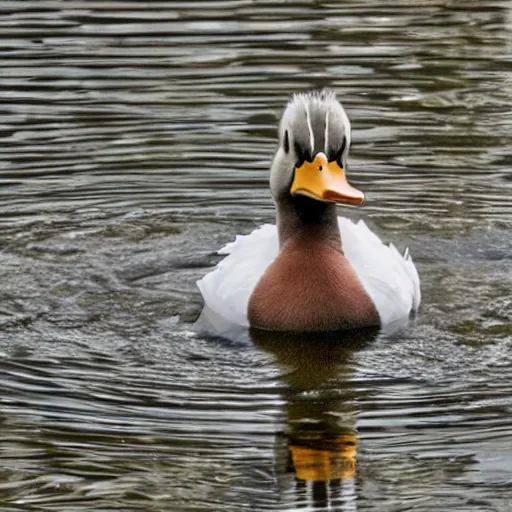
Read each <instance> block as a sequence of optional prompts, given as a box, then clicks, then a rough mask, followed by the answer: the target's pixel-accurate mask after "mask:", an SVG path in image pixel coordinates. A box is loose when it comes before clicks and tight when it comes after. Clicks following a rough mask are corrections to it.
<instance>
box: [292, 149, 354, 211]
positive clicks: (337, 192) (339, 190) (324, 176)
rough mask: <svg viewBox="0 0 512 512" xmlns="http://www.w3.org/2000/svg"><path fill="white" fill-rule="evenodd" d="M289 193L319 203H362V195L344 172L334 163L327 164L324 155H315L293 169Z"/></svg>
mask: <svg viewBox="0 0 512 512" xmlns="http://www.w3.org/2000/svg"><path fill="white" fill-rule="evenodd" d="M290 192H291V193H292V194H302V195H305V196H309V197H312V198H313V199H318V200H320V201H333V202H335V203H347V204H362V203H364V194H363V193H362V192H361V191H360V190H357V189H356V188H354V187H353V186H352V185H350V184H349V182H348V181H347V178H346V176H345V171H344V170H343V169H342V168H341V167H340V166H339V165H338V164H337V162H336V161H332V162H328V161H327V157H326V156H325V154H324V153H317V154H316V156H315V158H314V159H313V161H312V162H307V161H306V162H304V163H303V164H302V165H301V166H300V167H296V168H295V176H294V179H293V183H292V188H291V189H290Z"/></svg>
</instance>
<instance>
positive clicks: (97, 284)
mask: <svg viewBox="0 0 512 512" xmlns="http://www.w3.org/2000/svg"><path fill="white" fill-rule="evenodd" d="M324 86H327V87H330V88H331V89H333V90H335V91H336V93H337V94H338V97H339V98H340V99H341V101H342V102H343V104H344V106H345V109H346V110H347V112H348V115H349V117H350V119H351V122H352V130H353V144H352V149H351V153H350V157H349V177H350V179H351V181H352V182H353V183H354V184H355V185H356V186H357V187H359V188H360V189H362V190H363V191H364V192H365V193H366V196H367V202H366V205H365V206H364V207H362V208H345V209H340V213H341V214H343V215H346V216H348V217H350V218H352V219H354V220H355V219H360V218H362V219H364V220H365V222H367V223H368V224H369V225H370V226H371V227H372V229H373V230H374V231H375V232H376V233H377V234H378V235H379V236H380V237H381V238H382V239H383V240H385V241H387V242H393V243H394V244H395V245H396V246H397V247H399V248H400V249H404V248H405V247H406V246H408V247H409V248H410V250H411V253H412V255H413V258H414V260H415V262H416V265H417V267H418V270H419V273H420V277H421V282H422V294H423V304H422V307H421V311H420V315H419V317H418V318H417V319H416V320H415V321H414V322H413V323H412V324H411V326H410V327H409V328H408V329H407V330H406V331H404V332H402V333H401V334H399V335H397V336H394V337H392V338H386V337H384V336H382V335H379V334H378V333H377V334H375V333H354V334H351V335H350V336H349V335H348V334H347V335H346V336H338V337H336V339H323V338H320V339H315V340H304V339H302V338H299V337H285V338H280V339H274V337H270V336H261V334H260V336H255V335H253V336H252V337H251V336H246V337H245V338H243V339H240V340H231V341H229V340H225V339H221V338H216V337H211V336H210V337H209V336H204V335H201V334H199V333H198V332H197V331H196V330H195V329H194V322H195V320H196V318H197V317H198V315H199V313H200V311H201V307H202V300H201V296H200V294H199V292H198V289H197V287H196V284H195V282H196V280H198V279H200V278H201V277H202V276H203V275H205V274H206V273H207V272H209V271H210V270H211V269H212V268H213V266H214V265H215V263H216V262H217V261H218V260H219V257H218V256H217V255H216V251H217V250H218V249H219V248H220V247H221V246H222V245H224V244H225V243H227V242H229V241H231V240H232V239H233V237H234V236H235V235H236V234H237V233H248V232H250V231H251V230H252V229H254V228H256V227H257V226H258V225H260V224H262V223H266V222H273V215H274V212H273V205H272V201H271V197H270V193H269V190H268V183H267V180H268V169H269V166H270V161H271V158H272V156H273V152H274V149H275V144H276V126H277V123H278V120H279V116H280V114H281V111H282V109H283V107H284V105H285V104H286V101H287V100H288V98H289V96H290V94H292V93H293V92H296V91H300V90H310V89H314V88H319V87H324ZM511 105H512V4H511V3H510V2H508V1H507V0H482V1H480V2H474V1H470V0H465V1H460V2H453V1H449V0H415V1H403V0H396V1H394V2H390V1H389V0H371V1H370V0H349V1H344V2H335V1H316V2H306V1H297V2H283V1H273V0H268V1H261V2H260V1H256V2H254V1H248V0H218V1H212V2H200V1H189V2H171V1H155V2H136V1H129V0H109V1H96V0H93V1H85V0H70V1H66V2H62V1H58V0H39V1H28V0H26V1H25V0H20V1H0V141H1V143H0V432H1V434H0V509H1V510H2V511H5V512H11V511H42V510H45V511H58V512H68V511H69V512H76V511H86V510H87V511H95V512H101V511H107V510H108V511H112V510H119V511H123V512H131V511H148V510H151V511H173V512H174V511H178V512H181V511H184V512H186V511H196V512H198V511H206V512H208V511H233V512H235V511H236V512H239V511H244V510H246V511H267V510H268V511H295V510H301V511H302V510H304V511H306V510H315V511H327V510H333V511H334V510H336V511H344V512H347V511H350V512H353V511H358V512H360V511H375V510H379V511H380V512H405V511H416V512H434V511H435V512H438V511H450V512H511V511H512V298H511V289H512V270H511V269H512V236H511V233H512V107H511Z"/></svg>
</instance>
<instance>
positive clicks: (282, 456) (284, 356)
mask: <svg viewBox="0 0 512 512" xmlns="http://www.w3.org/2000/svg"><path fill="white" fill-rule="evenodd" d="M377 334H378V330H376V329H371V330H359V331H350V332H347V331H344V332H335V333H322V334H291V333H271V332H266V331H259V330H255V329H253V330H251V332H250V335H251V338H252V340H253V342H254V343H255V345H257V346H258V347H259V348H261V349H263V350H265V351H266V352H268V353H271V354H272V355H273V356H274V357H275V359H276V362H277V364H278V365H279V367H280V368H281V369H282V377H281V378H282V379H283V380H284V382H285V383H286V387H285V390H284V391H283V394H284V398H285V400H286V405H285V427H284V431H283V432H282V434H280V435H279V437H278V441H277V444H276V451H275V457H276V460H275V470H276V473H277V478H278V482H279V483H280V486H284V487H285V489H286V490H289V489H290V487H291V488H293V489H294V493H295V499H296V505H297V506H299V507H308V506H311V505H312V504H314V506H315V507H317V508H318V507H320V508H325V509H327V510H330V509H331V508H332V507H338V508H337V510H345V511H347V510H355V506H356V505H355V492H354V482H355V477H356V454H357V431H356V428H355V424H356V419H357V414H356V411H355V410H354V409H353V405H352V402H353V398H354V397H355V395H356V393H357V391H356V390H355V389H354V385H353V382H352V381H351V376H352V375H353V372H354V365H353V362H352V361H353V355H354V353H355V352H356V351H358V350H360V349H362V348H364V347H365V346H367V345H368V344H370V343H371V342H372V341H373V340H374V339H375V337H376V336H377Z"/></svg>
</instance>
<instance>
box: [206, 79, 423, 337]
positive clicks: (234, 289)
mask: <svg viewBox="0 0 512 512" xmlns="http://www.w3.org/2000/svg"><path fill="white" fill-rule="evenodd" d="M350 145H351V127H350V121H349V118H348V116H347V114H346V112H345V110H344V108H343V105H342V103H341V102H340V101H339V100H338V99H337V97H336V94H335V93H334V92H333V91H331V90H328V89H323V90H320V91H312V92H301V93H296V94H294V95H293V96H292V97H291V99H290V100H289V102H288V104H287V105H286V107H285V109H284V113H283V115H282V117H281V121H280V123H279V129H278V144H277V149H276V152H275V155H274V158H273V161H272V164H271V168H270V192H271V194H272V198H273V200H274V204H275V211H276V223H275V225H272V224H264V225H262V226H260V227H259V228H257V229H255V230H254V231H253V232H252V233H250V234H248V235H237V236H236V238H235V240H234V241H233V242H230V243H228V244H227V245H225V246H224V247H223V248H221V249H220V250H219V251H218V253H219V254H220V255H224V256H225V257H224V259H222V260H221V261H219V263H218V264H217V265H216V267H215V268H214V269H213V270H212V271H211V272H209V273H208V274H207V275H205V276H204V277H203V278H202V279H200V280H199V281H198V282H197V285H198V288H199V290H200V292H201V294H202V296H203V300H204V307H203V310H202V313H201V316H200V321H201V323H202V324H203V325H210V326H219V325H224V324H229V325H231V326H239V327H242V328H251V329H258V330H263V331H280V332H291V333H293V332H295V333H299V332H300V333H308V332H315V333H319V332H320V333H321V332H327V331H346V330H351V329H358V328H366V327H378V328H380V329H382V330H383V331H384V332H396V331H397V330H399V329H402V328H404V327H405V326H406V325H408V323H409V321H410V319H411V318H412V317H414V316H415V315H416V313H417V311H418V308H419V305H420V302H421V290H420V280H419V276H418V272H417V269H416V266H415V265H414V262H413V260H412V257H411V255H410V253H409V250H408V249H406V250H405V252H404V253H403V254H401V253H400V252H399V251H398V250H397V249H396V247H395V246H394V245H393V244H392V243H390V244H385V243H383V242H382V241H381V239H380V238H379V237H378V236H377V235H376V234H375V233H373V232H372V231H371V230H370V229H369V228H368V226H367V225H366V223H365V222H364V221H363V220H359V221H357V222H354V221H352V220H350V219H348V218H345V217H341V216H338V215H337V205H352V206H357V205H362V204H363V203H364V200H365V196H364V193H363V192H362V191H360V190H358V189H357V188H355V187H353V186H352V185H351V184H350V183H349V182H348V180H347V173H346V169H347V159H348V154H349V150H350Z"/></svg>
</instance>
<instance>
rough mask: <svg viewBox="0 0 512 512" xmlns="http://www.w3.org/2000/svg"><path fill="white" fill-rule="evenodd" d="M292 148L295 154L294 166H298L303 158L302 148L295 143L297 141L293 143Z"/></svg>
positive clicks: (302, 161)
mask: <svg viewBox="0 0 512 512" xmlns="http://www.w3.org/2000/svg"><path fill="white" fill-rule="evenodd" d="M293 149H295V155H296V156H297V161H296V162H295V167H300V166H301V165H302V164H303V163H304V160H305V155H304V152H303V151H302V148H301V147H300V145H299V144H297V141H295V142H294V144H293Z"/></svg>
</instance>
